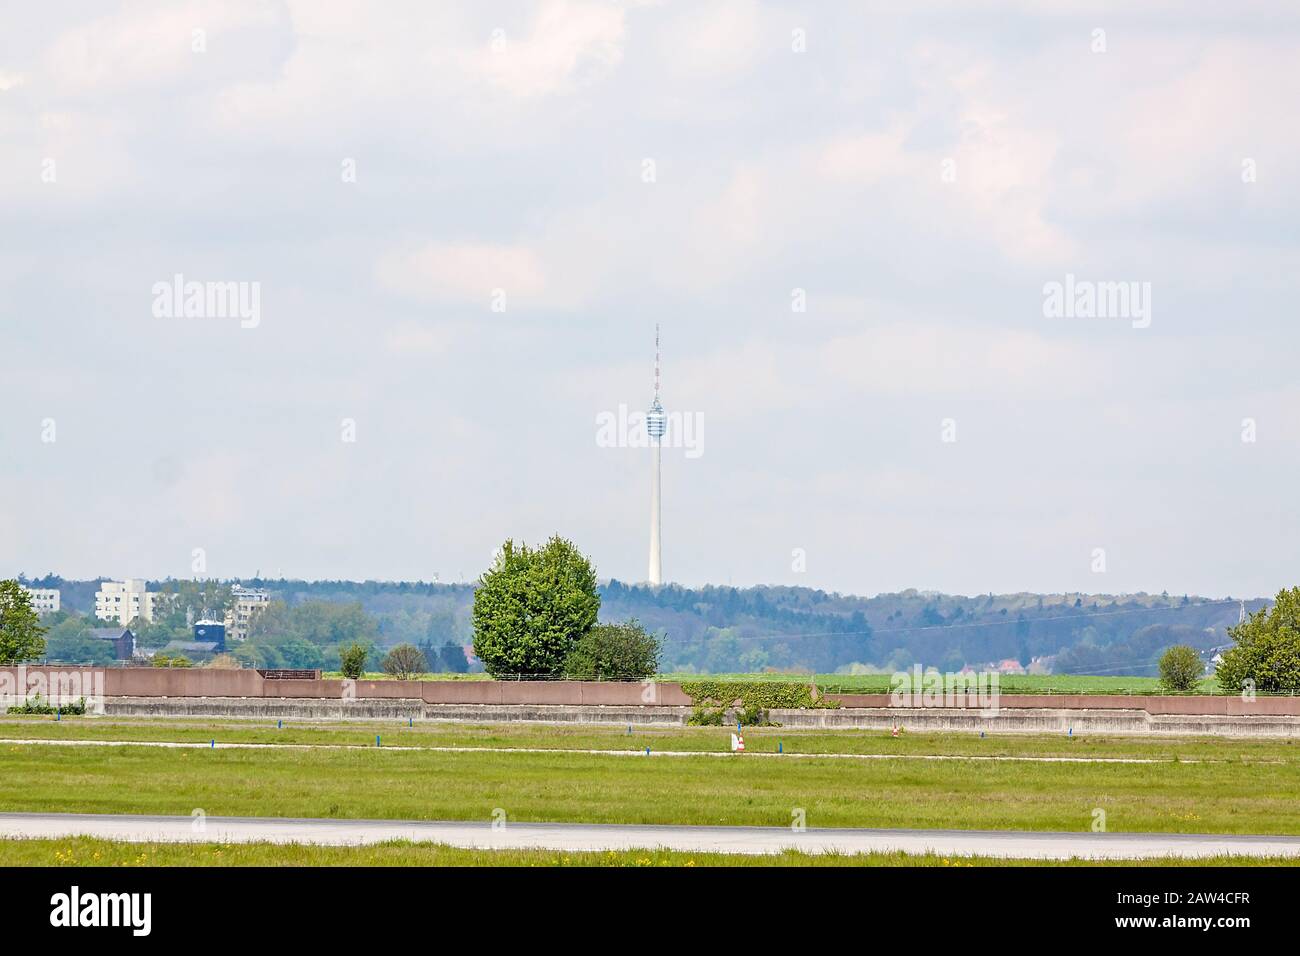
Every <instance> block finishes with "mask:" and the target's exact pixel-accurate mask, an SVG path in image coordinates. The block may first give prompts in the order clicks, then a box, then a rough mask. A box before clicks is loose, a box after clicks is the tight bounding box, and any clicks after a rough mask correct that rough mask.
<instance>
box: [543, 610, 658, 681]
mask: <svg viewBox="0 0 1300 956" xmlns="http://www.w3.org/2000/svg"><path fill="white" fill-rule="evenodd" d="M658 670H659V639H658V638H657V637H655V636H654V635H653V634H651V633H650V632H649V631H647V630H646V629H645V628H644V627H642V626H641V624H640V623H639V622H638V621H636V620H635V619H633V620H631V621H625V622H623V623H622V624H597V625H596V626H595V627H593V628H592V629H591V630H590V631H589V632H588V633H586V634H584V635H583V636H582V637H580V638H579V639H578V643H577V644H575V645H574V647H573V650H571V651H570V652H569V656H568V658H567V659H566V660H565V662H564V672H565V673H566V674H567V675H568V676H570V677H579V678H584V679H591V678H595V679H597V680H599V679H601V678H604V679H606V680H642V679H644V678H646V677H653V676H654V674H655V672H656V671H658Z"/></svg>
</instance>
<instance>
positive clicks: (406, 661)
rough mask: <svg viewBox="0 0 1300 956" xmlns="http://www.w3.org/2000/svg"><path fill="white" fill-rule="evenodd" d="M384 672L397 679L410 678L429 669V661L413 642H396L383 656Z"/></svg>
mask: <svg viewBox="0 0 1300 956" xmlns="http://www.w3.org/2000/svg"><path fill="white" fill-rule="evenodd" d="M383 668H384V673H385V674H390V675H392V676H393V677H396V678H397V679H398V680H410V679H411V678H412V677H415V676H417V675H419V674H423V673H426V672H427V671H428V670H429V662H428V661H427V660H425V659H424V654H423V652H421V650H420V649H419V648H418V647H416V646H415V645H414V644H398V645H397V646H396V647H394V648H393V649H392V650H391V651H389V652H388V653H387V654H386V655H385V656H384V663H383Z"/></svg>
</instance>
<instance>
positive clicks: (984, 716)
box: [771, 697, 1300, 737]
mask: <svg viewBox="0 0 1300 956" xmlns="http://www.w3.org/2000/svg"><path fill="white" fill-rule="evenodd" d="M1002 700H1003V702H1005V701H1006V698H1005V697H1004V698H1002ZM771 719H772V720H773V721H775V722H776V723H779V724H781V725H782V726H785V727H802V728H823V729H828V730H833V729H840V730H853V729H862V730H888V729H890V728H891V727H893V726H894V725H898V726H901V727H902V728H903V730H904V732H906V731H909V730H910V731H914V732H937V731H946V732H966V733H979V732H980V731H981V730H983V731H988V732H989V733H999V734H1005V733H1023V734H1066V733H1068V732H1070V731H1071V730H1073V732H1074V733H1076V734H1112V735H1144V736H1151V735H1155V736H1160V735H1169V736H1189V735H1199V734H1209V735H1213V736H1220V737H1300V716H1293V715H1289V716H1272V715H1268V714H1257V715H1253V716H1232V715H1222V714H1151V713H1149V712H1148V711H1146V710H1143V709H1140V708H1129V709H1127V710H1124V709H1120V708H1115V707H1112V708H1095V707H1075V708H1059V707H1039V708H1028V707H1006V706H1005V705H1004V706H1002V707H1001V708H1000V709H999V710H998V711H997V712H996V713H985V712H981V711H979V710H977V709H973V708H958V707H950V708H945V707H925V708H912V707H852V708H849V707H845V708H841V709H839V710H773V711H772V712H771Z"/></svg>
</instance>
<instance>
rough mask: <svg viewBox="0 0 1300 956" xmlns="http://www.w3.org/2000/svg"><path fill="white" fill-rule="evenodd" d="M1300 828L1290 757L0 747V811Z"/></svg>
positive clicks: (1297, 775)
mask: <svg viewBox="0 0 1300 956" xmlns="http://www.w3.org/2000/svg"><path fill="white" fill-rule="evenodd" d="M196 808H201V809H202V810H203V811H204V812H205V813H207V814H208V815H210V816H284V817H336V818H353V819H356V818H379V819H425V820H489V819H491V818H492V815H493V811H494V810H495V809H496V808H501V809H504V810H505V811H506V813H507V814H508V815H509V818H510V819H512V820H517V821H520V822H525V821H528V822H531V821H557V822H582V823H662V824H714V825H745V824H749V825H763V826H786V825H788V824H789V822H790V819H791V813H792V811H794V810H795V809H796V808H798V809H802V810H804V811H805V812H806V815H807V823H808V825H809V826H827V827H849V826H860V827H907V828H939V829H946V828H953V829H990V830H1001V829H1024V830H1060V831H1083V830H1087V829H1089V828H1090V826H1091V824H1092V821H1093V810H1094V809H1095V808H1101V809H1104V810H1105V811H1106V814H1107V825H1108V828H1109V829H1110V830H1112V831H1117V832H1118V831H1127V832H1136V831H1152V832H1166V833H1170V832H1202V833H1261V834H1300V762H1296V761H1294V760H1283V761H1275V762H1260V763H1256V764H1251V765H1250V766H1249V767H1243V766H1242V764H1241V763H1240V762H1235V761H1226V762H1221V763H1199V764H1196V763H1188V762H1183V761H1179V762H1166V763H1159V764H1100V763H1097V764H1089V763H1084V764H1078V763H1025V762H982V763H978V764H975V763H971V762H968V761H907V760H880V761H875V760H872V761H849V760H781V759H769V760H762V759H758V760H755V759H750V758H748V756H747V755H746V756H740V757H736V758H734V759H682V758H662V759H643V758H637V757H616V756H601V755H588V754H572V753H493V752H464V753H447V752H435V751H398V750H394V749H385V748H374V747H371V748H366V749H355V750H329V749H308V750H237V749H226V750H223V749H220V748H218V749H216V750H208V749H196V750H170V749H159V748H149V747H131V746H126V747H113V748H104V747H89V746H88V747H76V746H73V747H44V746H28V745H23V744H9V745H3V746H0V810H3V811H54V812H81V813H143V814H168V815H186V816H188V815H189V814H190V813H191V811H193V810H194V809H196Z"/></svg>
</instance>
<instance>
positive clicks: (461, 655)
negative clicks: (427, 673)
mask: <svg viewBox="0 0 1300 956" xmlns="http://www.w3.org/2000/svg"><path fill="white" fill-rule="evenodd" d="M438 661H439V663H440V664H441V665H442V669H443V670H445V671H446V672H447V673H449V674H465V673H468V671H469V658H467V657H466V656H465V648H463V647H461V645H459V644H457V643H456V642H455V641H448V642H447V643H446V644H444V645H442V650H440V651H439V652H438Z"/></svg>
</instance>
